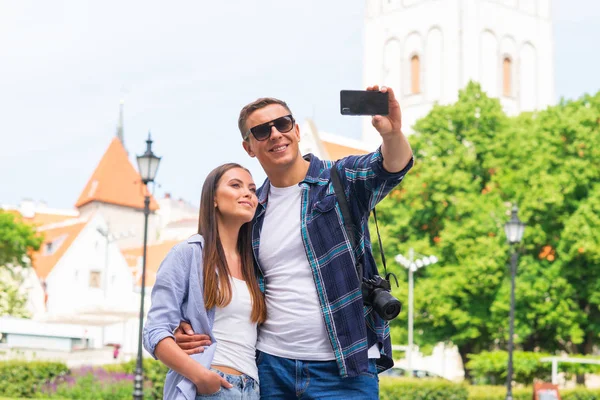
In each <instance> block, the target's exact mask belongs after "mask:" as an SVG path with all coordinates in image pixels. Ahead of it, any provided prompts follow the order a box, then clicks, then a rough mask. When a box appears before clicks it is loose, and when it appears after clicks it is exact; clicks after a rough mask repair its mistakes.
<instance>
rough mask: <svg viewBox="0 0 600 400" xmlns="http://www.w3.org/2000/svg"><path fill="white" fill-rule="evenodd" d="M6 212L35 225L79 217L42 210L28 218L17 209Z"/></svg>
mask: <svg viewBox="0 0 600 400" xmlns="http://www.w3.org/2000/svg"><path fill="white" fill-rule="evenodd" d="M4 212H7V213H10V214H13V215H16V216H17V217H18V218H20V219H21V221H23V222H25V223H26V224H29V225H33V226H42V225H48V224H54V223H57V222H62V221H66V220H68V219H75V218H78V217H76V216H73V215H64V214H52V213H40V212H36V213H35V215H34V216H33V217H32V218H27V217H24V216H23V215H21V213H20V212H19V211H17V210H4Z"/></svg>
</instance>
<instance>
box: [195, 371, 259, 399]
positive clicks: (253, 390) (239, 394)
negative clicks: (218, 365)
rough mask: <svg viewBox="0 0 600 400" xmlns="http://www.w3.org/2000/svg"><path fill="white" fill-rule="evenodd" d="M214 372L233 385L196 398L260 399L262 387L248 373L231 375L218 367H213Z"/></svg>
mask: <svg viewBox="0 0 600 400" xmlns="http://www.w3.org/2000/svg"><path fill="white" fill-rule="evenodd" d="M210 370H211V371H213V372H216V373H217V374H219V375H221V376H222V377H223V378H225V379H226V380H227V382H229V383H231V384H232V385H233V387H232V388H231V389H226V388H224V387H222V386H221V388H220V389H219V391H218V392H216V393H213V394H199V395H197V396H196V400H201V399H224V400H259V399H260V389H259V387H258V382H256V381H255V380H254V379H252V378H250V377H249V376H248V375H245V374H242V375H231V374H226V373H224V372H221V371H219V370H217V369H214V368H211V369H210Z"/></svg>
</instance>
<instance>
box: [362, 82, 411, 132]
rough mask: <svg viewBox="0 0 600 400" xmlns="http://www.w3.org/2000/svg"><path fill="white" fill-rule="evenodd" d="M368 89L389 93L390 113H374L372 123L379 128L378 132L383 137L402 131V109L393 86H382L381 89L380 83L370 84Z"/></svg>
mask: <svg viewBox="0 0 600 400" xmlns="http://www.w3.org/2000/svg"><path fill="white" fill-rule="evenodd" d="M367 91H371V92H377V91H378V92H381V93H387V95H388V113H387V115H374V116H373V118H372V120H371V123H372V124H373V126H374V127H375V129H377V132H379V134H380V135H381V136H382V137H385V136H386V135H390V134H394V133H396V134H400V133H402V111H401V110H400V103H398V100H396V96H395V95H394V91H393V90H392V88H389V87H386V86H382V87H381V89H380V88H379V86H378V85H375V86H369V87H368V88H367Z"/></svg>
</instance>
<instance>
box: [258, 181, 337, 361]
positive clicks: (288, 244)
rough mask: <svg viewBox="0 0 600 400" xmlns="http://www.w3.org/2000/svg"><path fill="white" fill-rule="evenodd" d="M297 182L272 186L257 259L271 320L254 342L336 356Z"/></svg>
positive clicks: (322, 357)
mask: <svg viewBox="0 0 600 400" xmlns="http://www.w3.org/2000/svg"><path fill="white" fill-rule="evenodd" d="M301 191H302V189H301V188H300V187H299V186H298V185H294V186H290V187H285V188H277V187H274V186H273V185H271V187H270V191H269V203H268V206H267V211H266V214H265V219H264V222H263V226H262V231H261V234H260V248H259V253H258V258H259V262H260V265H261V267H262V270H263V273H264V276H265V280H266V285H265V289H266V290H265V301H266V304H267V320H266V321H265V323H264V324H263V325H261V327H260V329H259V332H258V342H257V344H256V347H257V348H258V350H260V351H264V352H265V353H268V354H272V355H275V356H278V357H285V358H292V359H298V360H315V361H316V360H318V361H327V360H335V355H334V353H333V348H332V347H331V343H330V342H329V336H328V334H327V330H326V328H325V322H324V320H323V316H322V313H321V306H320V303H319V298H318V295H317V290H316V286H315V281H314V279H313V276H312V271H311V269H310V265H309V263H308V258H307V257H306V251H305V250H304V244H303V243H302V237H301V231H300V200H301V199H300V196H301Z"/></svg>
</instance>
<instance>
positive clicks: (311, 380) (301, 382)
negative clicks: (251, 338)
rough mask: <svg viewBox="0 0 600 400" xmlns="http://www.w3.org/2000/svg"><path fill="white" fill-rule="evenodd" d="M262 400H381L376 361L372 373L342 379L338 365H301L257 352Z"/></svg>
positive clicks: (321, 363) (327, 362)
mask: <svg viewBox="0 0 600 400" xmlns="http://www.w3.org/2000/svg"><path fill="white" fill-rule="evenodd" d="M256 364H257V365H258V379H259V380H260V393H261V399H277V400H280V399H302V400H304V399H340V400H347V399H366V400H370V399H373V400H376V399H379V377H378V376H377V367H376V364H375V360H369V372H367V373H364V374H362V375H359V376H357V377H354V378H342V377H340V373H339V370H338V367H337V363H336V362H335V361H301V360H291V359H289V358H282V357H277V356H273V355H271V354H267V353H263V352H262V351H257V357H256Z"/></svg>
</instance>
